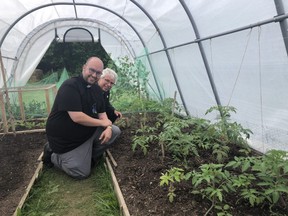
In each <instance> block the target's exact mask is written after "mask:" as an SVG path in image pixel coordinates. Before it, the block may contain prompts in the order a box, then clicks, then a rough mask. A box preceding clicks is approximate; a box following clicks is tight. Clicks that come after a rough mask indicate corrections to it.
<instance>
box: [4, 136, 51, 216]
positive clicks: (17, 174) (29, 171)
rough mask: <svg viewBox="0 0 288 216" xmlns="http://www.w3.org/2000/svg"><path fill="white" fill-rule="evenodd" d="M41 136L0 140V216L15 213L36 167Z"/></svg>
mask: <svg viewBox="0 0 288 216" xmlns="http://www.w3.org/2000/svg"><path fill="white" fill-rule="evenodd" d="M45 142H47V140H46V135H45V133H43V132H42V133H27V134H16V136H14V135H1V136H0V155H1V156H0V164H1V169H0V215H3V216H10V215H13V213H14V211H15V210H16V208H17V206H18V204H19V202H20V200H21V198H22V196H23V195H24V194H25V192H26V188H27V186H28V184H29V182H30V180H31V178H32V176H33V174H34V173H35V170H36V168H37V166H38V164H39V161H38V158H39V156H40V155H41V153H42V151H43V146H44V144H45Z"/></svg>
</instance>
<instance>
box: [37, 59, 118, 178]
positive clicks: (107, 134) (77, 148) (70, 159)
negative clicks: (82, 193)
mask: <svg viewBox="0 0 288 216" xmlns="http://www.w3.org/2000/svg"><path fill="white" fill-rule="evenodd" d="M103 67H104V65H103V62H102V61H101V60H100V59H99V58H98V57H91V58H89V59H88V60H87V62H86V64H84V65H83V68H82V74H81V75H79V76H78V77H72V78H70V79H68V80H66V81H65V82H64V83H63V84H62V85H61V87H60V88H59V90H58V93H57V95H56V98H55V101H54V104H53V107H52V110H51V113H50V115H49V117H48V119H47V124H46V134H47V139H48V143H47V144H46V145H45V147H44V155H43V159H42V160H43V163H44V164H45V165H47V166H55V167H57V168H59V169H61V170H63V171H64V172H66V173H67V174H68V175H70V176H72V177H74V178H77V179H84V178H87V177H88V176H89V175H90V172H91V165H93V164H94V163H97V161H99V158H101V157H102V155H103V153H104V152H105V150H106V149H108V148H109V147H111V145H112V143H113V142H114V140H115V139H116V138H117V137H118V136H119V135H120V133H121V131H120V129H119V128H118V127H117V126H115V125H113V124H112V122H111V121H110V120H109V119H108V117H107V115H106V112H105V111H106V110H105V102H104V99H103V91H102V89H101V88H100V87H99V86H98V85H97V84H96V83H97V82H98V80H99V78H100V77H101V75H102V71H103Z"/></svg>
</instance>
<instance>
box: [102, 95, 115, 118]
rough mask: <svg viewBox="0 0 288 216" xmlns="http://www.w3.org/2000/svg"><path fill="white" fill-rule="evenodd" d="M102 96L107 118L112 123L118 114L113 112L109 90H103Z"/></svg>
mask: <svg viewBox="0 0 288 216" xmlns="http://www.w3.org/2000/svg"><path fill="white" fill-rule="evenodd" d="M103 98H104V102H105V110H106V114H107V117H108V119H110V121H111V122H112V123H114V122H115V121H116V119H117V118H118V116H117V115H116V114H115V112H114V111H115V108H114V107H113V106H112V104H111V103H110V91H107V92H103Z"/></svg>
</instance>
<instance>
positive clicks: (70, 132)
mask: <svg viewBox="0 0 288 216" xmlns="http://www.w3.org/2000/svg"><path fill="white" fill-rule="evenodd" d="M67 111H81V112H83V113H85V114H87V115H89V116H91V117H93V118H98V113H103V112H105V104H104V100H103V93H102V90H101V89H100V87H99V86H98V85H89V84H88V83H87V82H86V81H85V80H84V79H83V77H82V76H79V77H73V78H71V79H68V80H66V81H65V82H64V83H63V84H62V85H61V87H60V88H59V90H58V93H57V95H56V98H55V101H54V104H53V107H52V110H51V113H50V115H49V117H48V119H47V124H46V134H47V138H48V142H49V145H50V147H51V149H52V150H53V152H55V153H60V154H61V153H65V152H68V151H71V150H72V149H75V148H77V147H78V146H80V145H81V144H82V143H84V142H85V141H86V140H88V139H89V138H90V137H91V136H92V135H93V133H94V132H95V130H96V128H97V127H88V126H83V125H80V124H77V123H75V122H73V121H72V119H71V118H70V116H69V114H68V112H67Z"/></svg>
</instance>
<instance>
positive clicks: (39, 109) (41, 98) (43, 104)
mask: <svg viewBox="0 0 288 216" xmlns="http://www.w3.org/2000/svg"><path fill="white" fill-rule="evenodd" d="M68 78H69V75H68V72H67V70H66V68H64V69H63V71H62V72H61V75H60V77H59V73H58V72H54V73H51V74H50V75H49V76H46V77H45V78H43V79H41V80H39V81H37V82H28V83H27V84H26V85H25V86H24V87H19V88H13V89H10V90H8V92H9V98H10V102H11V106H12V113H13V116H14V118H15V119H16V120H18V119H19V120H20V119H23V116H25V119H31V118H43V117H44V118H45V117H47V116H48V113H49V111H50V110H51V108H52V105H53V102H54V98H55V95H56V91H57V89H58V88H59V87H60V85H61V84H62V83H63V82H64V81H65V80H66V79H68ZM20 89H21V91H20ZM20 98H21V100H20ZM20 101H22V104H21V105H22V107H23V108H22V110H23V109H24V115H23V111H21V105H20V103H19V102H20ZM5 105H6V104H5ZM7 108H8V107H5V109H6V115H8V113H7ZM0 117H1V116H0Z"/></svg>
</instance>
